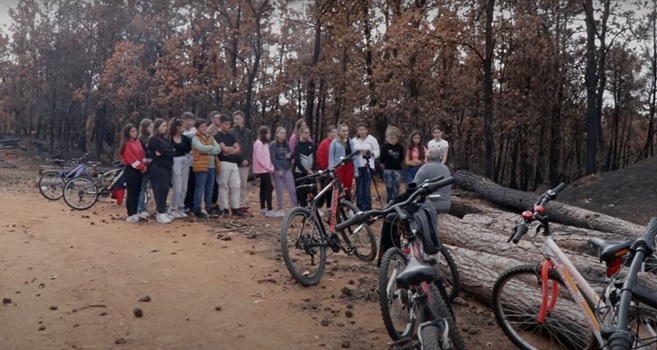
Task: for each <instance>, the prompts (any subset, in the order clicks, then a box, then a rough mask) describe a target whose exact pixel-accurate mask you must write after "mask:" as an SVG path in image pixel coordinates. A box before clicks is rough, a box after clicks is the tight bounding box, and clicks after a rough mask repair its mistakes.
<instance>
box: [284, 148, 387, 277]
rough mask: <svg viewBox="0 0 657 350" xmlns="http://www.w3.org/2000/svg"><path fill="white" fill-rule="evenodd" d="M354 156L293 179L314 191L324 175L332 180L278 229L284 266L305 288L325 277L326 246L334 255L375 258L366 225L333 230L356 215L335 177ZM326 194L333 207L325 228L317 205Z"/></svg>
mask: <svg viewBox="0 0 657 350" xmlns="http://www.w3.org/2000/svg"><path fill="white" fill-rule="evenodd" d="M356 154H358V153H357V152H356V153H353V154H350V155H348V156H346V157H344V158H343V159H342V160H341V161H340V163H338V164H337V165H336V166H335V167H333V168H329V169H326V170H321V171H318V172H317V173H315V174H312V175H308V176H304V177H301V178H298V179H297V180H296V181H297V183H305V182H307V181H312V182H313V183H311V184H305V185H302V186H300V187H308V188H314V186H315V184H314V182H315V181H316V180H318V179H320V178H323V177H325V176H329V177H330V178H331V179H332V180H331V182H329V183H328V185H326V187H324V189H322V190H321V191H320V192H319V193H318V194H317V195H316V196H313V197H312V198H311V199H310V200H309V203H308V206H306V207H305V208H302V207H296V208H294V209H292V210H291V211H290V212H288V213H287V215H285V219H284V220H283V225H282V227H281V249H282V252H283V260H284V261H285V266H286V267H287V269H288V271H290V274H291V275H292V277H293V278H294V279H295V280H297V281H298V282H299V283H301V284H302V285H304V286H311V285H314V284H317V283H319V281H320V280H321V278H322V276H323V275H324V270H325V269H326V248H327V247H328V248H330V249H331V250H333V252H335V253H337V252H339V251H343V252H344V253H346V254H347V255H355V256H356V257H357V258H358V259H360V260H362V261H365V262H369V261H373V260H374V258H375V257H376V253H377V249H376V237H375V236H374V233H373V232H372V228H371V227H370V226H369V225H368V224H367V223H361V224H359V225H348V226H342V227H341V228H340V229H337V228H336V224H338V223H340V222H344V221H345V220H347V219H348V218H350V217H352V216H353V215H354V214H355V213H357V212H358V207H356V205H355V204H354V203H352V202H351V201H349V200H348V199H347V198H346V192H345V190H344V187H343V184H342V183H341V182H340V180H339V179H338V178H337V176H336V170H337V169H338V168H339V167H341V166H343V165H344V164H346V163H347V162H348V161H350V160H352V159H353V157H355V156H356ZM328 195H330V196H331V198H332V202H331V203H333V205H332V206H331V212H330V216H329V220H328V224H329V227H328V229H327V228H326V226H325V222H324V218H323V217H322V215H321V214H320V212H319V206H318V202H319V201H320V200H321V199H322V198H324V197H325V196H328ZM338 233H339V234H340V235H339V236H338Z"/></svg>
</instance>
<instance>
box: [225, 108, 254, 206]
mask: <svg viewBox="0 0 657 350" xmlns="http://www.w3.org/2000/svg"><path fill="white" fill-rule="evenodd" d="M230 134H231V135H233V137H234V138H235V139H236V140H237V143H238V144H239V145H240V150H241V151H242V153H240V155H239V162H238V171H239V176H240V209H241V210H242V212H243V213H246V214H248V215H249V216H253V214H251V213H250V212H249V206H248V205H247V201H246V198H247V196H248V194H249V191H248V184H249V182H248V181H249V170H250V169H251V163H252V160H253V142H254V140H253V132H252V131H251V130H250V129H248V128H246V127H245V126H244V113H242V111H235V112H233V128H232V129H230Z"/></svg>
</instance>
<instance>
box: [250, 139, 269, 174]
mask: <svg viewBox="0 0 657 350" xmlns="http://www.w3.org/2000/svg"><path fill="white" fill-rule="evenodd" d="M273 171H274V164H272V163H271V156H270V155H269V145H268V144H264V143H262V141H260V140H257V141H256V142H255V144H253V173H254V174H265V173H269V172H273Z"/></svg>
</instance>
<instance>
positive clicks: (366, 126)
mask: <svg viewBox="0 0 657 350" xmlns="http://www.w3.org/2000/svg"><path fill="white" fill-rule="evenodd" d="M359 128H365V129H368V130H369V126H368V125H367V123H365V122H360V123H358V126H356V129H359Z"/></svg>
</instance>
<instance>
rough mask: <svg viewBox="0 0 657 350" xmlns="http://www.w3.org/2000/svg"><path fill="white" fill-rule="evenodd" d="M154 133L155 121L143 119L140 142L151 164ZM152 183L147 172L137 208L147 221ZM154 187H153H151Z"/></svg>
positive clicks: (147, 160)
mask: <svg viewBox="0 0 657 350" xmlns="http://www.w3.org/2000/svg"><path fill="white" fill-rule="evenodd" d="M152 133H153V121H152V120H151V119H148V118H144V119H142V121H141V122H140V123H139V142H141V146H142V147H143V148H144V151H145V152H146V159H145V161H146V163H150V161H151V160H152V159H153V154H152V152H151V150H150V149H149V148H148V139H149V138H150V137H151V134H152ZM149 182H150V172H149V171H148V170H146V172H145V173H144V176H142V180H141V191H140V192H139V202H138V206H137V211H138V212H139V217H140V218H142V219H144V220H146V219H148V218H149V217H150V214H149V213H148V210H147V208H146V191H147V190H148V183H149ZM151 187H152V186H151Z"/></svg>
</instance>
